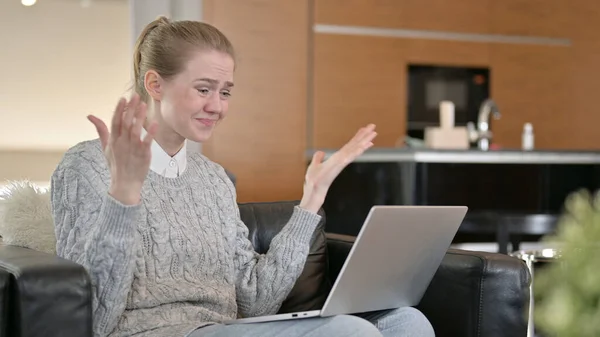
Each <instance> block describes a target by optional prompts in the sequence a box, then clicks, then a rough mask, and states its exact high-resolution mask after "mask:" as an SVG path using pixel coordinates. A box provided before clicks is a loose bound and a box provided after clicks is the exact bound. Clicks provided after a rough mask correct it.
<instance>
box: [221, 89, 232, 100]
mask: <svg viewBox="0 0 600 337" xmlns="http://www.w3.org/2000/svg"><path fill="white" fill-rule="evenodd" d="M221 97H223V99H228V98H229V97H231V92H230V91H229V90H223V91H221Z"/></svg>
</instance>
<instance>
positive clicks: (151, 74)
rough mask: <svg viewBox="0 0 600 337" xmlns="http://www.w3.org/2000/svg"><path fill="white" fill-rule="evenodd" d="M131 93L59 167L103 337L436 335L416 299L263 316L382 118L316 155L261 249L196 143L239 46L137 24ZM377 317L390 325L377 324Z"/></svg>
mask: <svg viewBox="0 0 600 337" xmlns="http://www.w3.org/2000/svg"><path fill="white" fill-rule="evenodd" d="M133 66H134V75H135V85H134V86H135V92H136V94H134V95H133V98H132V99H131V100H130V101H129V102H126V101H125V100H124V99H121V100H120V101H119V103H118V105H117V107H116V109H115V113H114V115H113V118H112V122H111V125H110V132H109V128H108V127H107V126H106V125H105V124H104V122H102V121H101V120H100V119H98V118H96V117H94V116H89V117H88V118H89V120H90V121H91V122H92V123H93V124H94V125H95V127H96V129H97V132H98V135H99V139H96V140H92V141H86V142H82V143H79V144H77V145H76V146H74V147H73V148H71V149H69V151H68V152H67V153H66V154H65V156H64V158H63V160H62V161H61V163H60V164H59V165H58V167H57V169H56V171H55V172H54V174H53V177H52V207H53V212H54V219H55V226H56V236H57V252H58V254H59V255H60V256H62V257H64V258H67V259H70V260H73V261H75V262H77V263H79V264H81V265H83V266H85V267H86V269H87V270H88V272H89V274H90V277H91V279H92V284H93V290H94V298H93V303H94V306H93V315H94V316H93V317H94V333H95V335H96V336H107V335H110V336H146V337H151V336H161V337H162V336H181V337H183V336H193V337H201V336H202V337H205V336H242V335H243V336H269V335H285V336H290V337H294V336H348V335H352V336H354V335H356V336H381V333H383V334H384V335H386V336H433V332H432V329H431V326H430V325H429V323H428V322H427V320H426V319H425V318H424V316H423V315H422V314H420V313H419V312H418V311H417V310H415V309H410V308H406V309H398V310H393V311H389V312H382V313H379V314H372V315H371V322H373V323H374V324H372V323H370V322H368V321H367V320H365V319H362V318H358V317H355V316H340V317H334V318H327V319H306V320H297V321H289V322H277V323H264V324H253V325H243V326H238V325H230V326H225V325H222V324H219V323H220V322H222V321H224V320H226V319H232V318H235V317H237V316H238V315H239V316H245V317H248V316H258V315H268V314H274V313H276V312H277V310H278V308H279V307H280V305H281V303H282V302H283V300H284V299H285V298H286V296H287V294H288V293H289V292H290V290H291V288H292V286H293V285H294V282H295V280H296V279H297V277H298V276H299V275H300V273H301V271H302V268H303V265H304V262H305V260H306V257H307V254H308V249H309V241H310V238H311V235H312V233H313V231H314V229H315V227H316V225H317V223H318V222H319V219H320V218H319V216H318V215H317V211H318V209H319V208H320V207H321V205H322V203H323V200H324V198H325V194H326V192H327V189H328V188H329V186H330V184H331V182H332V181H333V179H334V178H335V177H336V176H337V175H338V174H339V172H340V171H341V170H342V169H343V168H344V167H345V166H346V165H347V164H348V163H350V162H351V161H352V160H354V159H355V158H356V157H357V156H359V155H360V154H361V153H363V152H364V151H365V150H366V149H367V148H369V147H370V146H372V140H373V139H374V138H375V135H376V134H375V131H374V126H373V125H369V126H367V127H364V128H362V129H360V130H359V131H358V133H357V134H356V135H355V137H354V138H353V139H352V140H351V141H350V142H349V143H348V144H346V145H345V146H344V147H343V148H342V149H340V151H338V152H337V153H336V154H335V155H333V156H332V157H331V158H330V159H329V160H327V161H325V162H323V153H318V154H316V155H315V157H314V158H313V161H312V163H311V164H310V165H309V168H308V170H307V173H306V181H305V185H304V196H303V198H302V200H301V202H300V204H299V206H298V207H296V208H295V209H294V212H293V214H292V216H291V218H290V220H289V222H288V224H287V225H286V226H285V227H284V228H283V229H282V231H281V233H279V234H278V235H277V236H276V237H275V238H274V239H273V241H272V243H271V248H270V250H269V252H268V253H267V254H264V255H259V254H257V253H256V252H255V251H254V250H253V247H252V245H251V243H250V241H249V240H248V239H247V235H248V229H247V228H246V226H245V225H244V224H243V223H242V221H241V220H240V217H239V212H238V208H237V204H236V196H235V191H234V187H233V184H232V183H231V182H230V180H229V179H228V177H227V175H226V174H225V172H224V170H223V169H222V168H221V167H220V166H219V165H217V164H215V163H214V162H211V161H210V160H209V159H207V158H206V157H204V156H202V155H201V154H197V153H187V152H186V140H187V139H190V140H193V141H197V142H203V141H205V140H207V139H208V138H209V137H210V135H211V133H212V132H213V130H214V128H215V127H216V125H217V124H218V123H219V122H220V121H221V120H222V119H223V118H224V117H225V116H226V114H227V110H228V109H227V108H228V98H229V97H230V95H231V91H232V87H233V72H234V52H233V48H232V46H231V44H230V42H229V41H228V40H227V38H226V37H225V36H224V35H223V34H222V33H221V32H220V31H218V30H217V29H216V28H214V27H212V26H210V25H207V24H204V23H200V22H193V21H180V22H170V21H168V20H167V19H165V18H159V19H157V20H156V21H154V22H152V23H150V24H149V25H148V26H147V27H146V28H145V30H144V32H143V33H142V34H141V35H140V37H139V39H138V41H137V44H136V48H135V55H134V64H133ZM376 326H377V327H379V328H380V329H379V330H381V332H380V331H379V330H378V329H377V328H376Z"/></svg>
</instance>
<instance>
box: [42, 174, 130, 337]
mask: <svg viewBox="0 0 600 337" xmlns="http://www.w3.org/2000/svg"><path fill="white" fill-rule="evenodd" d="M84 172H85V173H84ZM90 172H91V173H89V174H88V173H87V171H86V170H85V168H84V167H75V168H73V167H71V168H61V167H60V166H59V168H58V169H57V170H56V171H55V172H54V174H53V176H52V181H51V201H52V212H53V217H54V223H55V234H56V239H57V243H56V250H57V254H58V255H59V256H60V257H62V258H65V259H69V260H71V261H74V262H76V263H79V264H81V265H82V266H83V267H85V268H86V270H87V271H88V273H89V275H90V278H91V281H92V287H93V289H92V290H93V321H94V324H93V327H94V336H102V337H103V336H107V335H108V334H109V333H110V332H111V331H112V330H114V329H115V327H116V326H117V323H118V320H119V317H120V316H121V315H122V314H123V312H124V310H125V305H126V300H127V295H128V293H129V290H130V288H131V284H132V281H133V268H134V240H135V239H134V237H135V236H134V234H135V227H134V224H135V223H136V221H135V220H136V219H137V217H138V215H139V210H140V207H141V206H140V205H136V206H125V205H123V204H121V203H119V202H118V201H117V200H115V199H114V198H112V197H111V196H109V194H108V191H107V190H106V188H102V187H101V186H103V185H104V184H102V183H101V182H100V183H96V184H93V183H91V181H93V179H90V177H92V176H93V174H94V173H93V171H92V170H90Z"/></svg>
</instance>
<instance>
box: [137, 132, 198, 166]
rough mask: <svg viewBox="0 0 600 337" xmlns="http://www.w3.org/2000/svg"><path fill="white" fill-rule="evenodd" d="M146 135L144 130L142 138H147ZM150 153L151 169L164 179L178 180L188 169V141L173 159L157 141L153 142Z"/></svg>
mask: <svg viewBox="0 0 600 337" xmlns="http://www.w3.org/2000/svg"><path fill="white" fill-rule="evenodd" d="M146 133H147V132H146V130H144V129H143V128H142V134H141V137H142V138H143V137H145V136H146ZM150 152H151V154H152V158H151V160H150V169H151V170H152V171H154V172H155V173H158V174H160V175H162V176H164V177H167V178H177V177H178V176H179V175H180V174H182V173H183V172H184V171H185V169H186V167H187V140H186V141H185V142H184V143H183V147H182V148H181V150H179V152H177V154H175V155H174V156H173V157H171V156H169V154H168V153H167V152H166V151H165V150H164V149H163V148H162V147H161V146H160V145H159V144H158V143H157V142H156V140H152V144H151V145H150Z"/></svg>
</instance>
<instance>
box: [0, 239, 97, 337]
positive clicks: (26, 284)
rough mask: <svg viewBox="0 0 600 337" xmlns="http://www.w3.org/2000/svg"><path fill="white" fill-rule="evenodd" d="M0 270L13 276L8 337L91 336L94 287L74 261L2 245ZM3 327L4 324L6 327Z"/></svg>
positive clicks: (2, 300) (7, 300) (3, 299)
mask: <svg viewBox="0 0 600 337" xmlns="http://www.w3.org/2000/svg"><path fill="white" fill-rule="evenodd" d="M0 271H2V272H8V273H9V274H10V281H9V282H10V284H9V289H8V291H7V292H4V293H2V294H1V296H3V297H4V296H8V299H5V298H2V299H1V300H0V303H6V302H8V306H9V308H8V317H1V318H0V319H1V320H3V321H4V320H6V321H5V322H6V323H7V330H8V335H9V336H13V337H31V336H40V337H41V336H64V337H70V336H73V337H75V336H77V337H87V336H92V287H91V282H90V279H89V276H88V274H87V272H86V270H85V269H84V268H83V267H82V266H80V265H78V264H76V263H73V262H70V261H67V260H64V259H61V258H59V257H57V256H54V255H49V254H45V253H41V252H38V251H35V250H31V249H28V248H22V247H16V246H8V245H2V244H0ZM3 324H4V323H3Z"/></svg>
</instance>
